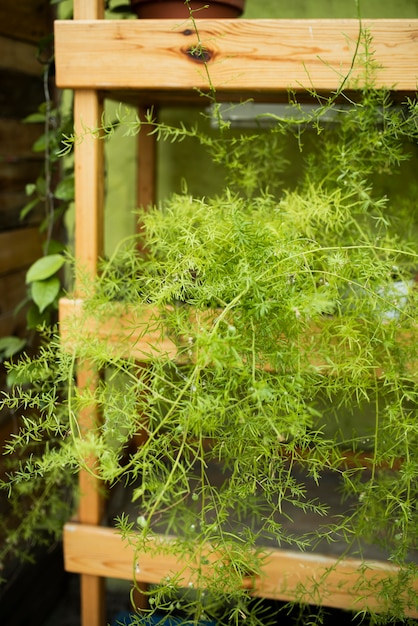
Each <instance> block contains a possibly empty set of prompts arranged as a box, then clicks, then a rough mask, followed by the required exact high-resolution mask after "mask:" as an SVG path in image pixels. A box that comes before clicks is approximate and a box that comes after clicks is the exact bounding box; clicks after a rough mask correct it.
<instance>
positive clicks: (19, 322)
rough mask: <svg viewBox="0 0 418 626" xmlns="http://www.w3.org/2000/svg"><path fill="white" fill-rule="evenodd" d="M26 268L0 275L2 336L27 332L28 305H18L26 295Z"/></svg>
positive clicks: (21, 334)
mask: <svg viewBox="0 0 418 626" xmlns="http://www.w3.org/2000/svg"><path fill="white" fill-rule="evenodd" d="M25 274H26V270H20V271H18V272H12V273H10V274H6V275H3V276H0V337H4V336H5V335H19V336H23V335H24V334H25V332H26V310H27V307H24V308H21V309H19V311H18V312H16V307H17V306H18V305H19V304H21V302H22V301H23V300H24V299H25V297H26V283H25Z"/></svg>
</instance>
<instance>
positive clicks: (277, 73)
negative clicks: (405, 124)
mask: <svg viewBox="0 0 418 626" xmlns="http://www.w3.org/2000/svg"><path fill="white" fill-rule="evenodd" d="M363 27H364V28H365V29H368V30H369V31H370V33H371V35H372V37H373V45H372V48H373V50H374V61H375V62H376V64H378V65H379V66H381V67H380V69H379V71H378V72H377V75H376V86H385V87H389V88H392V87H394V88H395V89H396V90H401V91H408V92H415V90H416V88H417V75H418V70H417V66H416V59H417V58H418V20H417V19H411V20H396V19H394V20H388V19H384V20H364V23H363ZM199 34H200V37H201V40H202V42H203V44H204V46H205V50H206V52H205V56H206V58H207V59H208V67H209V72H210V76H211V80H212V82H213V85H214V86H215V87H216V89H217V90H218V91H219V92H221V93H222V92H223V91H227V92H228V91H236V92H238V93H239V94H243V95H249V94H257V93H258V94H259V95H260V94H266V93H267V94H268V93H280V92H285V91H287V90H288V89H289V88H290V89H294V90H296V91H305V89H306V88H307V87H308V88H310V87H311V86H312V85H315V88H316V89H317V90H318V91H330V90H335V89H337V88H338V86H339V85H340V83H341V80H342V78H343V77H344V76H345V75H346V74H347V72H348V71H349V69H350V66H351V62H352V57H353V53H354V50H355V45H356V41H357V39H358V36H359V22H358V21H357V20H349V19H347V20H313V19H310V20H227V19H226V20H209V19H208V20H202V22H200V23H199ZM55 42H56V43H55V45H56V69H57V74H56V79H57V85H58V86H59V87H62V88H65V87H68V88H97V89H105V90H112V89H120V88H123V89H138V90H141V91H143V92H147V91H148V92H150V91H168V90H169V91H170V94H171V95H172V96H173V95H174V94H175V93H183V94H184V93H185V92H190V90H194V89H195V88H196V87H197V88H199V89H203V90H205V89H207V88H208V80H207V76H206V73H205V68H204V65H203V63H202V62H201V61H199V59H197V58H196V56H193V55H192V54H191V50H192V49H193V47H194V46H195V45H196V43H197V40H196V36H195V34H194V31H193V27H192V25H191V24H190V23H189V22H187V23H185V22H181V23H179V22H178V20H177V21H176V20H132V21H131V20H128V21H126V20H125V21H121V20H115V21H114V20H98V21H77V22H73V21H66V20H63V21H57V22H55Z"/></svg>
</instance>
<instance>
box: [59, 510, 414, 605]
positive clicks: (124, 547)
mask: <svg viewBox="0 0 418 626" xmlns="http://www.w3.org/2000/svg"><path fill="white" fill-rule="evenodd" d="M150 541H151V543H150V544H149V546H150V547H149V549H148V550H147V551H146V552H143V551H137V550H136V549H135V546H134V545H133V544H132V542H130V543H128V542H127V541H123V539H122V537H121V535H120V533H118V532H117V531H116V530H115V529H112V528H105V527H98V526H89V525H85V524H78V523H73V522H71V523H68V524H66V526H65V529H64V558H65V567H66V569H67V571H69V572H74V573H79V574H88V575H94V576H103V577H109V578H118V579H123V580H134V579H136V580H138V581H142V582H147V583H159V582H161V581H162V580H163V579H164V578H165V577H167V576H173V575H176V576H177V575H179V579H178V580H179V582H181V586H185V587H187V586H188V584H189V583H190V582H192V583H193V581H194V573H193V567H192V566H190V565H189V564H187V562H185V561H184V557H180V558H179V557H177V556H175V555H174V554H173V553H172V550H170V541H171V540H170V537H163V536H161V537H156V538H155V539H154V540H150ZM152 542H154V543H155V546H153V544H152ZM164 546H166V548H164ZM154 548H155V549H154ZM202 556H205V555H202ZM208 567H210V565H208ZM398 572H399V570H398V569H397V568H396V567H395V566H393V565H390V564H388V563H385V562H380V561H362V560H357V559H348V558H347V559H339V558H337V557H336V558H332V557H325V556H322V555H321V554H315V553H302V552H294V551H290V550H272V551H271V550H270V551H269V552H268V553H267V556H266V560H265V563H264V565H263V570H262V573H261V575H259V576H256V577H255V578H254V579H251V580H250V579H249V580H248V581H243V584H244V585H245V586H246V587H248V586H251V589H252V593H253V594H254V595H255V596H259V597H264V598H271V599H277V600H285V601H287V600H298V601H299V600H300V601H305V602H311V603H312V602H314V603H316V604H323V605H325V606H330V607H336V608H344V609H352V610H356V611H357V610H362V609H366V610H367V609H375V610H378V611H384V610H385V607H384V606H383V600H382V599H381V598H379V597H378V595H377V594H378V590H379V583H381V582H382V581H383V580H385V579H387V578H391V577H395V576H396V575H397V574H398ZM415 587H416V589H417V590H418V581H416V583H415ZM303 589H304V590H305V591H304V592H303V591H302V590H303ZM410 615H411V616H417V617H418V609H411V612H410Z"/></svg>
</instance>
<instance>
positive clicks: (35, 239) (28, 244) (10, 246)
mask: <svg viewBox="0 0 418 626" xmlns="http://www.w3.org/2000/svg"><path fill="white" fill-rule="evenodd" d="M41 255H42V236H41V234H40V232H39V230H38V228H36V227H31V228H18V229H16V230H10V231H4V232H0V275H1V274H6V273H8V272H12V271H13V270H18V269H22V268H27V267H28V266H29V265H31V263H33V262H34V261H35V260H36V259H37V258H39V257H40V256H41Z"/></svg>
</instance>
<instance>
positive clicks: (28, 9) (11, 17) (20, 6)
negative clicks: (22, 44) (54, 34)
mask: <svg viewBox="0 0 418 626" xmlns="http://www.w3.org/2000/svg"><path fill="white" fill-rule="evenodd" d="M51 28H52V7H51V6H50V3H49V2H45V0H18V2H16V0H1V2H0V34H1V35H5V36H6V37H8V38H11V39H16V40H20V41H30V42H32V43H34V44H35V45H38V44H39V40H40V39H41V38H42V37H47V36H48V35H49V34H50V33H51Z"/></svg>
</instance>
